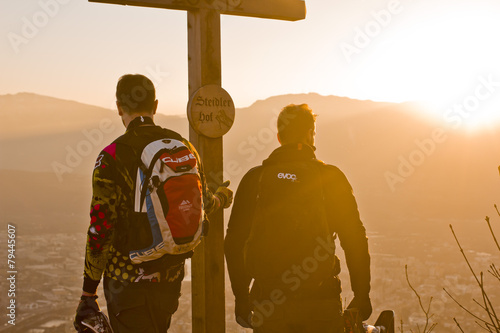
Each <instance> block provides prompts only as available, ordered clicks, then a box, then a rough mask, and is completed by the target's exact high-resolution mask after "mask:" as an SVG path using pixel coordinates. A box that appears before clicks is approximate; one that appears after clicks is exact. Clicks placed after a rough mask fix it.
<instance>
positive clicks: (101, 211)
mask: <svg viewBox="0 0 500 333" xmlns="http://www.w3.org/2000/svg"><path fill="white" fill-rule="evenodd" d="M116 100H117V102H116V105H117V108H118V114H119V115H120V117H121V119H122V122H123V124H124V126H125V127H126V132H125V134H124V135H122V136H121V137H120V138H118V139H117V140H115V141H114V142H113V143H112V144H111V145H109V146H107V147H106V148H104V149H103V150H102V152H101V153H100V154H99V156H98V158H97V160H96V164H95V167H94V172H93V183H92V185H93V195H92V203H91V211H90V216H91V220H90V227H89V230H88V239H87V245H86V254H85V270H84V282H83V292H82V297H81V301H80V304H79V307H78V309H77V314H76V317H75V328H76V329H77V330H78V331H81V332H83V331H85V327H83V326H82V324H81V320H82V319H83V318H84V317H85V315H86V314H88V313H89V312H92V311H93V310H92V309H95V308H98V307H97V305H96V301H95V299H96V298H97V296H96V290H97V287H98V285H99V283H100V280H101V278H102V277H103V287H104V292H105V296H106V302H107V305H108V313H109V317H110V322H111V325H112V327H113V330H114V332H115V333H127V332H130V333H132V332H133V333H139V332H145V333H146V332H147V333H149V332H162V333H164V332H166V331H167V330H168V328H169V326H170V321H171V317H172V314H173V313H174V312H175V311H176V310H177V307H178V304H179V301H178V300H179V296H180V289H181V282H182V280H183V278H184V262H185V259H186V258H188V257H190V256H191V255H192V251H191V252H189V253H187V254H185V255H164V256H163V257H162V258H160V259H156V260H153V261H148V262H145V263H141V264H134V263H132V261H131V260H130V259H129V256H128V252H127V246H129V245H131V243H133V242H134V239H137V238H140V235H141V229H140V228H139V227H138V226H137V225H136V224H134V225H132V224H133V222H132V221H135V220H134V219H133V218H132V215H133V214H132V212H133V210H134V209H133V197H134V193H135V192H134V184H135V181H136V174H137V167H138V158H137V156H138V154H140V151H141V149H142V148H144V147H145V146H146V145H147V144H148V143H150V142H153V141H155V140H159V139H163V138H170V139H176V140H179V141H182V142H183V143H184V144H185V145H186V146H188V147H189V148H190V150H191V151H192V152H193V153H194V155H195V156H196V159H197V162H198V170H199V176H200V178H201V181H202V192H203V207H204V211H205V213H207V214H210V213H211V212H213V211H215V210H217V209H219V208H222V207H223V208H227V207H229V206H230V204H231V202H232V191H231V190H230V189H228V188H227V187H226V186H220V187H219V188H218V189H217V191H216V192H215V194H212V192H211V191H210V190H209V189H208V187H207V184H206V181H205V177H204V174H203V169H202V166H201V163H200V160H199V157H198V155H197V153H196V150H195V149H194V147H193V146H192V145H191V144H190V143H189V142H188V141H187V140H185V139H184V138H182V137H181V136H180V135H179V134H178V133H176V132H173V131H171V130H168V129H164V128H161V127H159V126H156V125H155V124H154V122H153V117H154V114H155V112H156V108H157V106H158V101H157V100H156V97H155V89H154V86H153V83H152V82H151V81H150V80H149V79H148V78H146V77H145V76H143V75H137V74H136V75H130V74H129V75H124V76H122V77H121V78H120V80H119V81H118V85H117V89H116ZM125 245H127V246H125Z"/></svg>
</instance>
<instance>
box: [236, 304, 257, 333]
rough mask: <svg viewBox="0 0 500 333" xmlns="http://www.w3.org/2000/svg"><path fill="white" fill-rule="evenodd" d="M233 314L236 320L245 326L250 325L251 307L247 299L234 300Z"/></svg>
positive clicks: (248, 326)
mask: <svg viewBox="0 0 500 333" xmlns="http://www.w3.org/2000/svg"><path fill="white" fill-rule="evenodd" d="M234 315H235V317H236V322H237V323H238V324H239V325H240V326H241V327H245V328H253V327H252V307H251V306H250V302H249V301H248V299H244V300H238V299H236V301H235V306H234Z"/></svg>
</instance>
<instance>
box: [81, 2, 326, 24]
mask: <svg viewBox="0 0 500 333" xmlns="http://www.w3.org/2000/svg"><path fill="white" fill-rule="evenodd" d="M89 1H90V2H100V3H110V4H115V5H128V6H140V7H155V8H165V9H178V10H187V11H193V10H199V9H214V10H216V11H218V12H220V13H221V14H226V15H239V16H250V17H258V18H268V19H275V20H285V21H297V20H303V19H304V18H305V17H306V5H305V3H304V1H302V0H89ZM325 1H326V0H325Z"/></svg>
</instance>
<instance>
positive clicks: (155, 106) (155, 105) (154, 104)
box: [153, 100, 158, 114]
mask: <svg viewBox="0 0 500 333" xmlns="http://www.w3.org/2000/svg"><path fill="white" fill-rule="evenodd" d="M157 108H158V100H155V101H154V103H153V114H156V109H157Z"/></svg>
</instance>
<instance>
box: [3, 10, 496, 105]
mask: <svg viewBox="0 0 500 333" xmlns="http://www.w3.org/2000/svg"><path fill="white" fill-rule="evenodd" d="M245 1H249V0H245ZM306 6H307V18H306V19H305V20H304V21H299V22H285V21H275V20H265V19H254V18H245V17H232V16H223V18H222V77H223V82H222V85H223V87H224V88H225V89H226V90H227V91H228V92H229V93H230V94H231V96H232V97H233V99H234V101H235V104H236V106H237V107H244V106H248V105H250V104H251V103H253V102H254V101H255V100H258V99H265V98H267V97H269V96H273V95H277V94H287V93H306V92H317V93H320V94H323V95H339V96H348V97H351V98H357V99H372V100H379V101H393V102H400V101H406V100H427V101H430V102H434V103H438V105H439V107H440V108H441V109H440V110H442V113H445V110H446V108H447V107H448V106H450V105H452V103H455V102H458V103H469V108H470V109H471V110H472V109H473V107H474V105H473V104H474V103H475V102H477V101H476V100H478V101H479V102H481V103H483V104H484V103H487V104H489V105H490V106H491V105H494V106H495V107H494V109H495V111H498V110H500V107H499V106H500V103H499V100H500V98H499V95H500V20H499V18H500V1H498V0H489V1H487V0H343V1H340V0H306ZM0 15H1V19H0V34H1V36H2V38H1V39H0V48H1V50H2V51H1V53H0V63H1V66H2V67H1V80H0V94H7V93H17V92H25V91H27V92H34V93H38V94H43V95H49V96H54V97H58V98H64V99H71V100H76V101H80V102H84V103H88V104H93V105H98V106H103V107H107V108H113V107H114V96H113V95H114V89H115V85H116V81H117V79H118V77H119V76H121V75H122V74H124V73H144V74H147V75H149V76H150V77H151V78H152V79H153V81H154V82H155V83H156V85H157V90H158V99H159V100H160V107H159V109H160V111H161V112H164V113H172V114H183V113H185V106H186V103H187V100H188V91H187V23H186V13H185V12H183V11H175V10H164V9H153V8H140V7H125V6H119V5H108V4H97V3H89V2H87V1H86V0H22V1H7V0H2V1H1V2H0ZM485 82H486V83H485ZM478 89H479V90H478ZM497 90H498V91H497ZM476 94H479V95H477V96H476ZM471 96H472V97H471ZM474 96H476V100H473V99H474ZM468 97H470V98H469V100H466V99H467V98H468ZM471 98H472V99H471ZM440 112H441V111H440ZM496 113H499V112H496Z"/></svg>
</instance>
